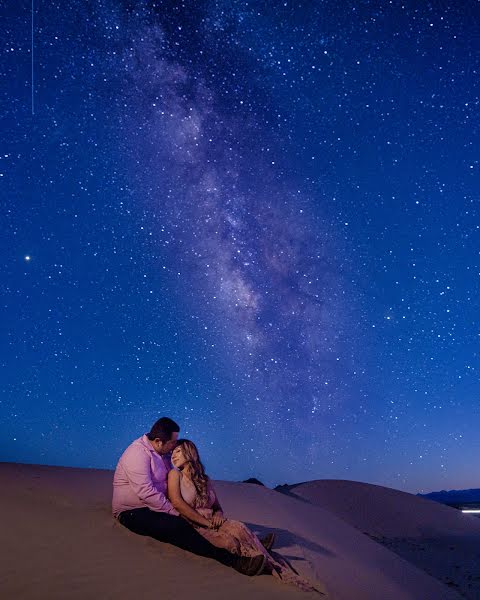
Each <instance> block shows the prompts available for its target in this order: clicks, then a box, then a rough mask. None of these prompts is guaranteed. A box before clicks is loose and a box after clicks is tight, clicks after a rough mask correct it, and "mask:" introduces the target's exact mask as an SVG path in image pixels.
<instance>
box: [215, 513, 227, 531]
mask: <svg viewBox="0 0 480 600" xmlns="http://www.w3.org/2000/svg"><path fill="white" fill-rule="evenodd" d="M224 523H225V517H224V516H223V513H222V512H221V511H217V512H216V513H213V516H212V525H213V527H214V528H215V529H218V528H219V527H221V526H222V525H223V524H224Z"/></svg>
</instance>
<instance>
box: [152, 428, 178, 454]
mask: <svg viewBox="0 0 480 600" xmlns="http://www.w3.org/2000/svg"><path fill="white" fill-rule="evenodd" d="M177 440H178V431H174V432H173V433H172V437H171V438H170V440H169V441H168V442H162V441H161V440H159V439H156V440H155V442H156V448H155V449H156V451H157V453H158V454H168V453H169V452H171V451H172V450H173V449H174V448H175V446H176V445H177Z"/></svg>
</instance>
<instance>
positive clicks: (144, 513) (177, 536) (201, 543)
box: [118, 508, 237, 567]
mask: <svg viewBox="0 0 480 600" xmlns="http://www.w3.org/2000/svg"><path fill="white" fill-rule="evenodd" d="M118 520H119V521H120V523H121V524H122V525H124V526H125V527H127V529H130V531H133V532H134V533H138V534H139V535H148V536H150V537H153V538H155V539H156V540H159V541H160V542H166V543H168V544H172V545H173V546H178V547H179V548H182V549H183V550H188V551H189V552H193V554H199V555H200V556H206V557H207V558H213V559H215V560H218V561H219V562H221V563H222V564H224V565H227V566H229V567H231V566H233V565H234V563H235V560H236V558H237V557H236V556H235V555H233V554H231V553H230V552H228V551H227V550H224V549H223V548H217V547H216V546H214V545H213V544H211V543H210V542H209V541H207V540H206V539H205V538H204V537H203V536H201V535H200V534H199V533H198V531H196V530H195V529H194V528H193V527H192V526H191V525H190V524H189V523H187V521H185V519H182V517H175V516H173V515H168V514H167V513H161V512H155V511H153V510H150V509H149V508H135V509H133V510H126V511H124V512H122V513H120V515H119V517H118Z"/></svg>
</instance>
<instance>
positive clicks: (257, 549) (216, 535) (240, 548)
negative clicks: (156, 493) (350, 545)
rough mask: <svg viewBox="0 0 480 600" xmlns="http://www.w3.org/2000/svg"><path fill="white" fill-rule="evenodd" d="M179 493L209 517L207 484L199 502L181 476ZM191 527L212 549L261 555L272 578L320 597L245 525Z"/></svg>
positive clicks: (229, 522)
mask: <svg viewBox="0 0 480 600" xmlns="http://www.w3.org/2000/svg"><path fill="white" fill-rule="evenodd" d="M180 491H181V493H182V497H183V499H184V501H185V502H186V503H187V504H189V505H190V506H191V507H192V508H194V509H195V510H196V511H197V512H198V513H200V514H201V515H202V516H203V517H205V518H206V519H211V518H212V515H213V510H212V506H214V505H215V502H216V499H217V496H216V494H215V490H214V488H213V485H212V484H211V482H209V483H208V498H207V500H206V501H202V500H201V499H200V497H199V495H198V494H197V490H196V488H195V486H194V484H193V482H192V481H191V480H190V479H189V478H188V477H186V476H185V475H183V474H182V476H181V479H180ZM192 525H193V526H194V527H195V529H196V530H197V531H198V532H199V533H200V534H201V535H202V536H203V537H204V538H206V539H207V540H208V541H209V542H210V543H211V544H213V545H214V546H217V547H218V548H225V549H226V550H228V551H229V552H231V553H232V554H238V555H240V556H257V555H258V554H263V555H264V556H265V558H266V570H267V572H271V574H272V575H273V576H274V577H276V578H277V579H280V580H281V581H282V582H284V583H288V584H291V585H295V586H296V587H297V588H300V589H301V590H303V591H306V592H313V591H315V592H319V593H320V594H321V595H323V592H321V591H320V590H319V589H317V588H316V587H314V586H313V585H312V584H311V583H309V582H308V581H306V580H305V579H303V578H302V577H300V576H299V575H297V574H296V573H295V571H294V570H293V569H292V568H291V567H290V566H289V564H288V563H287V562H286V561H285V559H283V558H282V557H281V556H280V555H279V554H277V553H275V557H273V556H272V555H271V554H270V553H269V552H268V551H267V550H266V549H265V548H264V547H263V545H262V543H261V542H260V540H259V539H258V537H257V536H256V535H255V534H254V533H253V531H251V530H250V529H249V528H248V527H247V526H246V525H245V523H242V522H241V521H234V520H233V519H226V520H225V522H224V523H223V525H222V526H221V527H219V528H218V529H207V528H205V527H201V526H200V525H196V524H195V523H192Z"/></svg>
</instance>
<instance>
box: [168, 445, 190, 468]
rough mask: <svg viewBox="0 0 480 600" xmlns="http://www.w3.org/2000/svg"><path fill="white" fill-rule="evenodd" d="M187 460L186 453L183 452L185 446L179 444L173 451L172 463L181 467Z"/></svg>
mask: <svg viewBox="0 0 480 600" xmlns="http://www.w3.org/2000/svg"><path fill="white" fill-rule="evenodd" d="M186 462H187V461H186V458H185V455H184V454H183V448H182V447H181V446H177V447H176V448H175V450H174V451H173V452H172V465H173V466H174V467H176V468H177V469H181V468H182V467H183V465H184V464H185V463H186Z"/></svg>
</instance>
